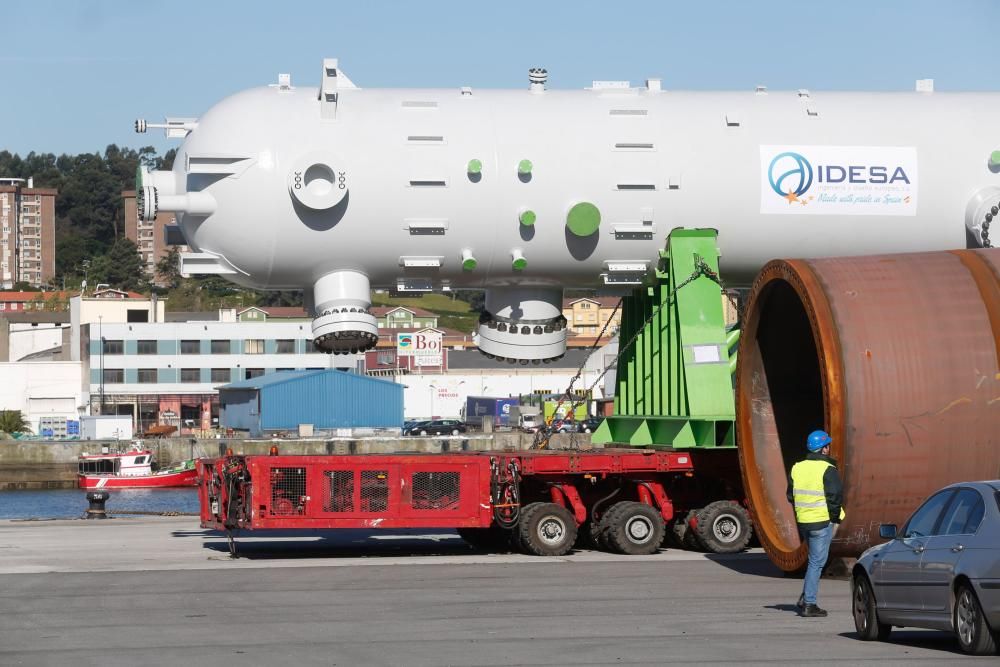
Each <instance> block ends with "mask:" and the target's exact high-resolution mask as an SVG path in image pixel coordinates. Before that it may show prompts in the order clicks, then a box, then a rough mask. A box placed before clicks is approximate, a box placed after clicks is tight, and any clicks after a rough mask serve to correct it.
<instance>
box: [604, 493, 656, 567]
mask: <svg viewBox="0 0 1000 667" xmlns="http://www.w3.org/2000/svg"><path fill="white" fill-rule="evenodd" d="M601 523H603V524H604V525H605V526H606V528H605V532H604V539H605V540H606V541H607V544H608V546H609V547H610V548H611V550H612V551H616V552H618V553H620V554H628V555H629V556H646V555H649V554H652V553H656V551H657V550H658V549H659V548H660V543H661V542H662V541H663V533H664V531H665V525H664V522H663V517H662V516H661V515H660V512H659V511H658V510H657V509H656V508H655V507H653V506H651V505H647V504H645V503H637V502H631V501H624V502H620V503H616V504H615V505H613V506H612V507H611V509H609V510H608V513H607V514H605V515H604V519H603V520H602V521H601Z"/></svg>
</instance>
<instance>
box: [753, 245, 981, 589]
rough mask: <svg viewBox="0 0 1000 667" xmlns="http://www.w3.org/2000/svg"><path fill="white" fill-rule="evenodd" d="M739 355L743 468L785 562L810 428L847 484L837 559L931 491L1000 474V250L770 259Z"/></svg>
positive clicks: (796, 548)
mask: <svg viewBox="0 0 1000 667" xmlns="http://www.w3.org/2000/svg"><path fill="white" fill-rule="evenodd" d="M739 355H740V356H739V358H740V367H739V369H738V372H737V374H738V381H737V388H738V389H737V390H738V395H737V428H738V436H739V447H740V465H741V470H742V473H743V479H744V484H745V487H746V490H747V493H748V495H749V497H750V502H751V504H752V506H753V509H754V515H755V522H756V524H757V529H758V534H759V535H760V538H761V542H762V543H763V545H764V547H765V549H766V550H767V552H768V554H769V555H770V557H771V559H772V560H773V561H774V562H775V563H776V564H777V565H779V566H780V567H782V568H783V569H785V570H796V569H800V568H801V567H803V566H804V564H805V557H806V553H805V549H804V547H803V546H802V545H801V544H800V541H799V538H798V535H797V532H796V530H795V521H794V514H793V512H792V508H791V506H790V505H789V503H788V501H787V499H786V498H785V492H786V489H787V470H788V469H790V467H791V465H792V464H794V463H795V462H796V461H797V460H800V459H801V458H803V457H804V455H805V448H804V442H805V436H806V434H807V433H808V432H809V431H811V430H813V429H814V428H820V427H824V428H826V430H828V431H829V432H830V434H831V436H832V437H833V441H834V444H833V448H832V449H833V456H834V457H835V458H837V459H838V460H839V461H840V469H841V474H842V475H843V477H844V483H845V509H846V512H847V518H846V520H845V521H844V523H843V525H842V526H841V529H840V531H839V532H838V534H837V536H836V538H835V540H834V542H833V546H832V548H831V554H832V555H835V556H856V555H858V554H860V553H861V552H862V551H863V550H864V549H866V548H867V547H868V546H871V545H872V544H875V543H877V542H878V541H879V538H878V525H879V524H880V523H896V524H902V523H903V522H904V521H905V520H906V518H907V517H908V516H909V514H910V513H911V512H912V511H913V510H914V509H915V508H916V506H917V505H918V504H919V503H920V502H921V500H922V499H923V498H924V497H925V496H927V495H928V494H929V493H930V492H932V491H934V490H935V489H937V488H939V487H941V486H944V485H946V484H950V483H952V482H956V481H962V480H973V479H984V478H997V477H1000V366H998V357H1000V250H976V251H972V250H960V251H953V252H937V253H920V254H908V255H884V256H874V257H857V258H831V259H821V260H788V261H776V262H772V263H770V264H768V265H767V266H766V267H765V268H764V269H763V271H762V272H761V275H760V276H759V277H758V279H757V281H756V283H755V285H754V288H753V291H752V295H751V300H750V304H749V306H748V309H747V319H746V323H745V325H744V333H743V336H742V339H741V344H740V352H739Z"/></svg>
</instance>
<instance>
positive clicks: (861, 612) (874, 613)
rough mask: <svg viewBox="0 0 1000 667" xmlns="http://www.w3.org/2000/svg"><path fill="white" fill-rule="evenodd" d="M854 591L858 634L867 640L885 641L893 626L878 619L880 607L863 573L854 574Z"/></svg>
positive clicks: (855, 623)
mask: <svg viewBox="0 0 1000 667" xmlns="http://www.w3.org/2000/svg"><path fill="white" fill-rule="evenodd" d="M852 590H853V592H854V595H853V596H852V598H853V607H852V609H853V611H854V629H855V630H857V631H858V636H859V637H861V639H863V640H864V641H866V642H870V641H874V640H876V639H877V640H879V641H880V642H884V641H885V640H886V639H888V638H889V633H890V632H892V626H891V625H886V624H885V623H879V621H878V608H877V605H876V604H875V593H874V592H873V591H872V585H871V583H870V582H869V581H868V577H866V576H865V575H863V574H857V575H855V576H854V584H853V585H852Z"/></svg>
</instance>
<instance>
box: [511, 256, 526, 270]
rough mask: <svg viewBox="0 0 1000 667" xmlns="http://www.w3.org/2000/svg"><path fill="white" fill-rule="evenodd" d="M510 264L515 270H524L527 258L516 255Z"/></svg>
mask: <svg viewBox="0 0 1000 667" xmlns="http://www.w3.org/2000/svg"><path fill="white" fill-rule="evenodd" d="M511 266H513V267H514V270H515V271H524V269H525V268H527V266H528V260H526V259H525V258H524V257H518V258H517V259H515V260H514V261H513V262H512V263H511Z"/></svg>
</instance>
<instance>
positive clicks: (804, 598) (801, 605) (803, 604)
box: [795, 593, 806, 611]
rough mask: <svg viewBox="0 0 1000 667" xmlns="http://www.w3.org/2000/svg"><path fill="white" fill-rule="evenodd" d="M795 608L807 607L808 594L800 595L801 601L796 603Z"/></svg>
mask: <svg viewBox="0 0 1000 667" xmlns="http://www.w3.org/2000/svg"><path fill="white" fill-rule="evenodd" d="M795 608H796V609H798V610H799V611H802V610H803V609H805V608H806V594H805V593H803V594H802V595H800V596H799V601H798V602H796V603H795Z"/></svg>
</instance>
